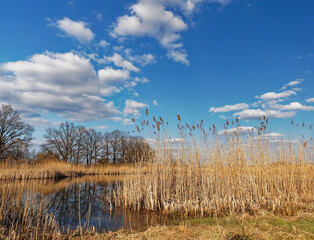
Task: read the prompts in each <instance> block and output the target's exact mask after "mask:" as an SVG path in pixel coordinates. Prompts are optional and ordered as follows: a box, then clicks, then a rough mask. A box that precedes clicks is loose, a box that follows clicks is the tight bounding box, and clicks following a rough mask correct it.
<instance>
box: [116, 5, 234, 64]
mask: <svg viewBox="0 0 314 240" xmlns="http://www.w3.org/2000/svg"><path fill="white" fill-rule="evenodd" d="M203 2H210V3H214V2H215V3H219V4H221V5H226V4H228V3H229V2H230V1H229V0H172V1H169V0H138V1H137V2H136V3H135V4H132V5H131V6H130V7H129V10H130V13H129V14H126V15H123V16H120V17H119V18H118V19H117V21H116V24H115V26H114V28H113V30H112V32H111V35H112V36H114V37H126V36H136V37H145V36H148V37H152V38H155V39H156V40H157V41H158V42H159V43H160V45H161V46H162V47H164V48H166V49H168V53H167V56H168V58H170V59H172V60H173V61H175V62H179V63H182V64H185V65H189V61H188V59H187V56H188V55H187V53H186V52H185V51H184V49H182V46H183V44H182V41H181V38H182V35H181V34H182V32H183V31H185V30H187V29H188V24H187V23H186V22H185V21H184V19H183V16H182V15H180V13H181V14H183V15H190V14H191V13H193V12H194V11H195V9H196V8H198V6H199V5H200V4H201V3H203ZM175 12H176V13H175Z"/></svg>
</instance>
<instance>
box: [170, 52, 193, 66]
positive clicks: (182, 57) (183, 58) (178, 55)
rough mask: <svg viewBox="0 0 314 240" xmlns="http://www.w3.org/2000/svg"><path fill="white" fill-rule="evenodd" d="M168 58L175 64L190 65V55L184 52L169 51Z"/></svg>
mask: <svg viewBox="0 0 314 240" xmlns="http://www.w3.org/2000/svg"><path fill="white" fill-rule="evenodd" d="M167 57H168V58H170V59H172V60H173V61H175V62H179V63H182V64H184V65H187V66H188V65H189V64H190V62H189V60H188V54H187V53H186V52H185V51H183V50H173V49H172V50H169V51H168V53H167Z"/></svg>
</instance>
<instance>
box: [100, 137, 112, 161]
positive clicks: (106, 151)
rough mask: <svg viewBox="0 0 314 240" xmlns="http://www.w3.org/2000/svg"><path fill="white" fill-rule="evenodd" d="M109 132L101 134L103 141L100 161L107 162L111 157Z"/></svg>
mask: <svg viewBox="0 0 314 240" xmlns="http://www.w3.org/2000/svg"><path fill="white" fill-rule="evenodd" d="M110 135H111V134H110V133H108V132H106V133H104V135H103V143H102V148H103V151H102V159H101V162H102V163H109V162H110V159H111V147H110Z"/></svg>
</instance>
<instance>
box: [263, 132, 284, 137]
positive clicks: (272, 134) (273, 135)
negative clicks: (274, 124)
mask: <svg viewBox="0 0 314 240" xmlns="http://www.w3.org/2000/svg"><path fill="white" fill-rule="evenodd" d="M263 136H264V137H267V138H280V137H283V136H284V135H283V134H281V133H276V132H272V133H265V134H263Z"/></svg>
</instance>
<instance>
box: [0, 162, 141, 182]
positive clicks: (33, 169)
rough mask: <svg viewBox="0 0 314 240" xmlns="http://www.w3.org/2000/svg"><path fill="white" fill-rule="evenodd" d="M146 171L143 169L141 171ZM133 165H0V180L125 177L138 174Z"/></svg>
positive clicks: (60, 163)
mask: <svg viewBox="0 0 314 240" xmlns="http://www.w3.org/2000/svg"><path fill="white" fill-rule="evenodd" d="M142 170H144V169H141V171H142ZM138 171H139V169H137V167H136V166H135V165H133V164H99V165H91V166H86V165H75V164H71V163H65V162H62V161H57V160H55V159H45V160H44V161H42V162H40V163H35V164H6V163H0V180H29V179H52V178H66V177H70V178H73V177H81V176H85V175H124V174H133V173H135V172H138Z"/></svg>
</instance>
